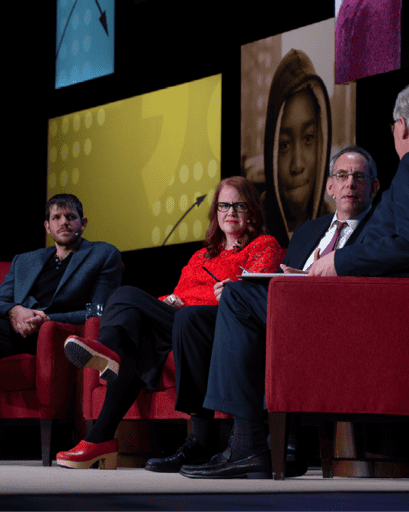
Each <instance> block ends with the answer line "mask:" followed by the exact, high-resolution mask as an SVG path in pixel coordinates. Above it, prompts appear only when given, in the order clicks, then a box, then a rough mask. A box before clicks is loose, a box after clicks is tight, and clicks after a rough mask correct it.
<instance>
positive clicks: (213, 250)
mask: <svg viewBox="0 0 409 512" xmlns="http://www.w3.org/2000/svg"><path fill="white" fill-rule="evenodd" d="M224 186H229V187H234V188H235V189H236V190H237V191H238V192H239V193H240V195H241V196H242V198H243V200H244V201H245V202H246V203H247V205H248V215H249V217H248V220H249V222H248V224H247V227H246V230H245V231H244V233H243V235H242V236H241V238H240V239H239V240H238V245H237V247H235V249H234V252H238V251H241V250H242V249H244V248H245V247H246V246H247V245H248V244H249V243H250V242H251V241H253V240H254V239H255V238H257V237H258V236H260V235H261V234H263V233H264V217H263V212H262V210H261V205H260V196H259V194H258V192H257V190H256V188H255V186H254V185H253V184H252V183H251V182H250V181H249V180H247V179H246V178H243V177H242V176H232V177H230V178H226V179H224V180H222V181H221V182H220V183H219V184H218V185H217V188H216V191H215V193H214V197H213V201H212V204H211V206H210V211H209V227H208V230H207V233H206V238H205V242H204V245H205V247H206V249H207V252H206V254H205V257H206V258H208V259H211V258H214V257H215V256H217V255H218V254H219V253H220V252H221V251H222V250H223V246H224V244H225V242H226V235H225V234H224V233H223V231H222V230H221V229H220V227H219V223H218V220H217V202H218V199H219V195H220V192H221V190H222V188H223V187H224Z"/></svg>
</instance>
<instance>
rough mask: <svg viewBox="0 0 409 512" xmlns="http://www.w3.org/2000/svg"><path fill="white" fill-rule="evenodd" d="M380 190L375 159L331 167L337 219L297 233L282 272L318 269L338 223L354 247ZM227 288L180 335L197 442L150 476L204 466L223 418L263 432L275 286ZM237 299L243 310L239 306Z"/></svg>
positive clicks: (180, 378)
mask: <svg viewBox="0 0 409 512" xmlns="http://www.w3.org/2000/svg"><path fill="white" fill-rule="evenodd" d="M344 164H345V165H344ZM341 172H342V173H343V174H344V175H345V174H348V173H351V172H352V173H353V177H351V174H348V176H340V179H338V177H337V178H335V177H334V173H337V174H338V173H341ZM343 178H345V179H344V180H343ZM378 189H379V182H378V180H377V170H376V164H375V162H374V161H373V159H372V157H371V156H370V155H369V153H367V152H366V151H365V150H363V149H362V148H359V147H358V146H353V147H348V148H345V149H344V150H343V151H341V152H340V153H338V154H337V155H335V156H334V157H333V158H332V159H331V162H330V177H329V178H328V183H327V190H328V194H329V195H330V196H333V197H334V200H335V203H336V207H337V212H336V214H329V215H325V216H323V217H319V218H316V219H314V220H311V221H308V222H305V223H304V224H302V225H301V226H300V227H299V228H297V229H296V230H295V232H294V234H293V236H292V238H291V241H290V244H289V247H288V250H287V253H286V256H285V259H284V261H283V269H281V270H279V272H283V271H284V270H285V271H292V269H291V268H290V267H293V268H294V269H303V268H307V267H308V266H309V265H311V264H312V263H313V261H314V258H317V254H316V252H317V250H324V248H325V247H326V246H327V245H328V243H329V242H330V241H331V239H332V238H333V236H334V234H335V232H336V228H337V225H336V222H337V220H339V221H346V224H345V225H344V226H342V230H340V231H339V236H340V239H339V241H338V246H340V245H342V246H343V245H346V244H353V243H354V241H355V239H356V238H357V236H358V235H359V232H360V231H361V230H362V228H363V226H364V224H365V222H366V221H367V219H368V217H369V215H370V212H371V203H372V200H373V198H374V197H375V195H376V193H377V191H378ZM224 283H225V285H226V286H225V288H224V290H223V293H222V295H221V301H220V305H219V306H213V307H211V308H203V307H199V308H195V307H190V308H183V309H182V310H181V311H180V313H179V314H178V318H177V319H176V320H175V324H174V328H173V353H174V357H175V365H176V388H177V402H176V406H175V408H176V410H180V411H183V412H186V413H187V414H192V413H193V415H192V427H193V436H194V439H188V440H187V443H186V445H184V446H183V447H181V448H180V449H179V450H178V451H177V452H176V454H175V455H174V456H172V457H168V458H166V459H151V460H150V461H148V463H147V466H146V468H145V469H149V470H151V471H160V472H168V471H169V472H170V471H175V470H176V469H177V470H179V469H180V468H181V466H182V464H185V465H186V464H194V463H196V464H199V463H200V462H198V461H200V460H201V459H203V458H206V455H207V454H208V453H209V451H210V450H211V441H210V439H211V437H212V434H211V430H212V417H213V411H215V410H216V411H221V412H226V413H229V414H233V415H236V414H237V413H238V414H242V413H243V411H244V414H248V415H249V418H252V417H255V418H256V419H257V421H259V422H260V423H261V425H262V421H263V397H264V367H265V363H264V361H265V340H266V318H267V291H268V282H264V283H260V282H254V281H238V282H235V283H231V282H229V283H228V282H227V281H226V282H224ZM216 286H219V285H216ZM233 295H234V296H236V297H237V301H238V302H239V303H238V304H236V302H235V300H234V299H233V300H231V299H232V298H233ZM216 318H217V320H216ZM242 320H243V322H244V324H245V325H242ZM227 325H228V327H227ZM213 336H214V339H213ZM209 365H210V373H209ZM220 375H221V376H222V377H220ZM219 377H220V378H219ZM230 387H233V388H234V389H236V390H240V394H238V395H237V397H236V398H237V401H236V399H235V404H234V406H233V405H232V404H231V403H227V400H226V399H225V398H224V397H225V392H226V391H227V390H229V389H230ZM227 392H229V391H227ZM216 396H217V397H218V398H217V400H216ZM205 398H206V399H205ZM209 409H210V410H209ZM235 420H236V417H235ZM262 428H263V431H264V427H263V425H262ZM235 432H236V431H235ZM264 444H265V445H266V436H265V435H264ZM266 449H267V446H266ZM244 458H245V457H244ZM185 465H184V466H183V467H182V469H181V474H184V475H185V476H194V477H196V476H198V475H197V472H196V471H193V470H192V474H187V473H188V471H187V469H186V466H185ZM233 470H234V471H235V468H233ZM217 476H218V475H216V477H217ZM199 477H206V476H205V475H199Z"/></svg>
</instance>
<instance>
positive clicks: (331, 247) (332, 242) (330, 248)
mask: <svg viewBox="0 0 409 512" xmlns="http://www.w3.org/2000/svg"><path fill="white" fill-rule="evenodd" d="M345 224H347V222H341V221H339V220H337V229H336V230H335V233H334V236H333V237H332V238H331V240H330V242H329V244H328V245H327V246H326V247H325V249H324V250H323V251H322V252H320V256H319V257H320V258H322V257H323V256H325V255H326V254H328V253H330V252H331V251H333V250H334V249H335V248H336V245H337V243H338V240H339V236H340V234H341V230H342V228H343V227H344V226H345ZM313 263H314V262H313ZM311 267H312V263H311V265H310V266H309V267H308V268H307V269H306V270H310V268H311Z"/></svg>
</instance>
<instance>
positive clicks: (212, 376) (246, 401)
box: [203, 280, 268, 421]
mask: <svg viewBox="0 0 409 512" xmlns="http://www.w3.org/2000/svg"><path fill="white" fill-rule="evenodd" d="M267 292H268V284H262V283H259V282H254V281H244V280H243V281H238V282H236V283H229V284H228V285H227V286H226V287H225V289H224V290H223V293H222V296H221V300H220V303H219V308H218V313H217V320H216V328H215V336H214V342H213V351H212V357H211V363H210V370H209V379H208V386H207V393H206V398H205V401H204V404H203V406H204V407H205V408H207V409H212V410H215V411H221V412H225V413H228V414H232V415H234V416H238V417H239V418H246V419H252V420H257V421H262V420H263V416H264V412H263V411H264V389H265V384H264V379H265V359H266V319H267Z"/></svg>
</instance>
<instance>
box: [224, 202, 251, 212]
mask: <svg viewBox="0 0 409 512" xmlns="http://www.w3.org/2000/svg"><path fill="white" fill-rule="evenodd" d="M216 206H217V209H218V210H219V212H228V211H229V210H230V208H231V207H233V210H234V211H235V212H236V213H245V212H246V211H247V210H248V205H247V203H216Z"/></svg>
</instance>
